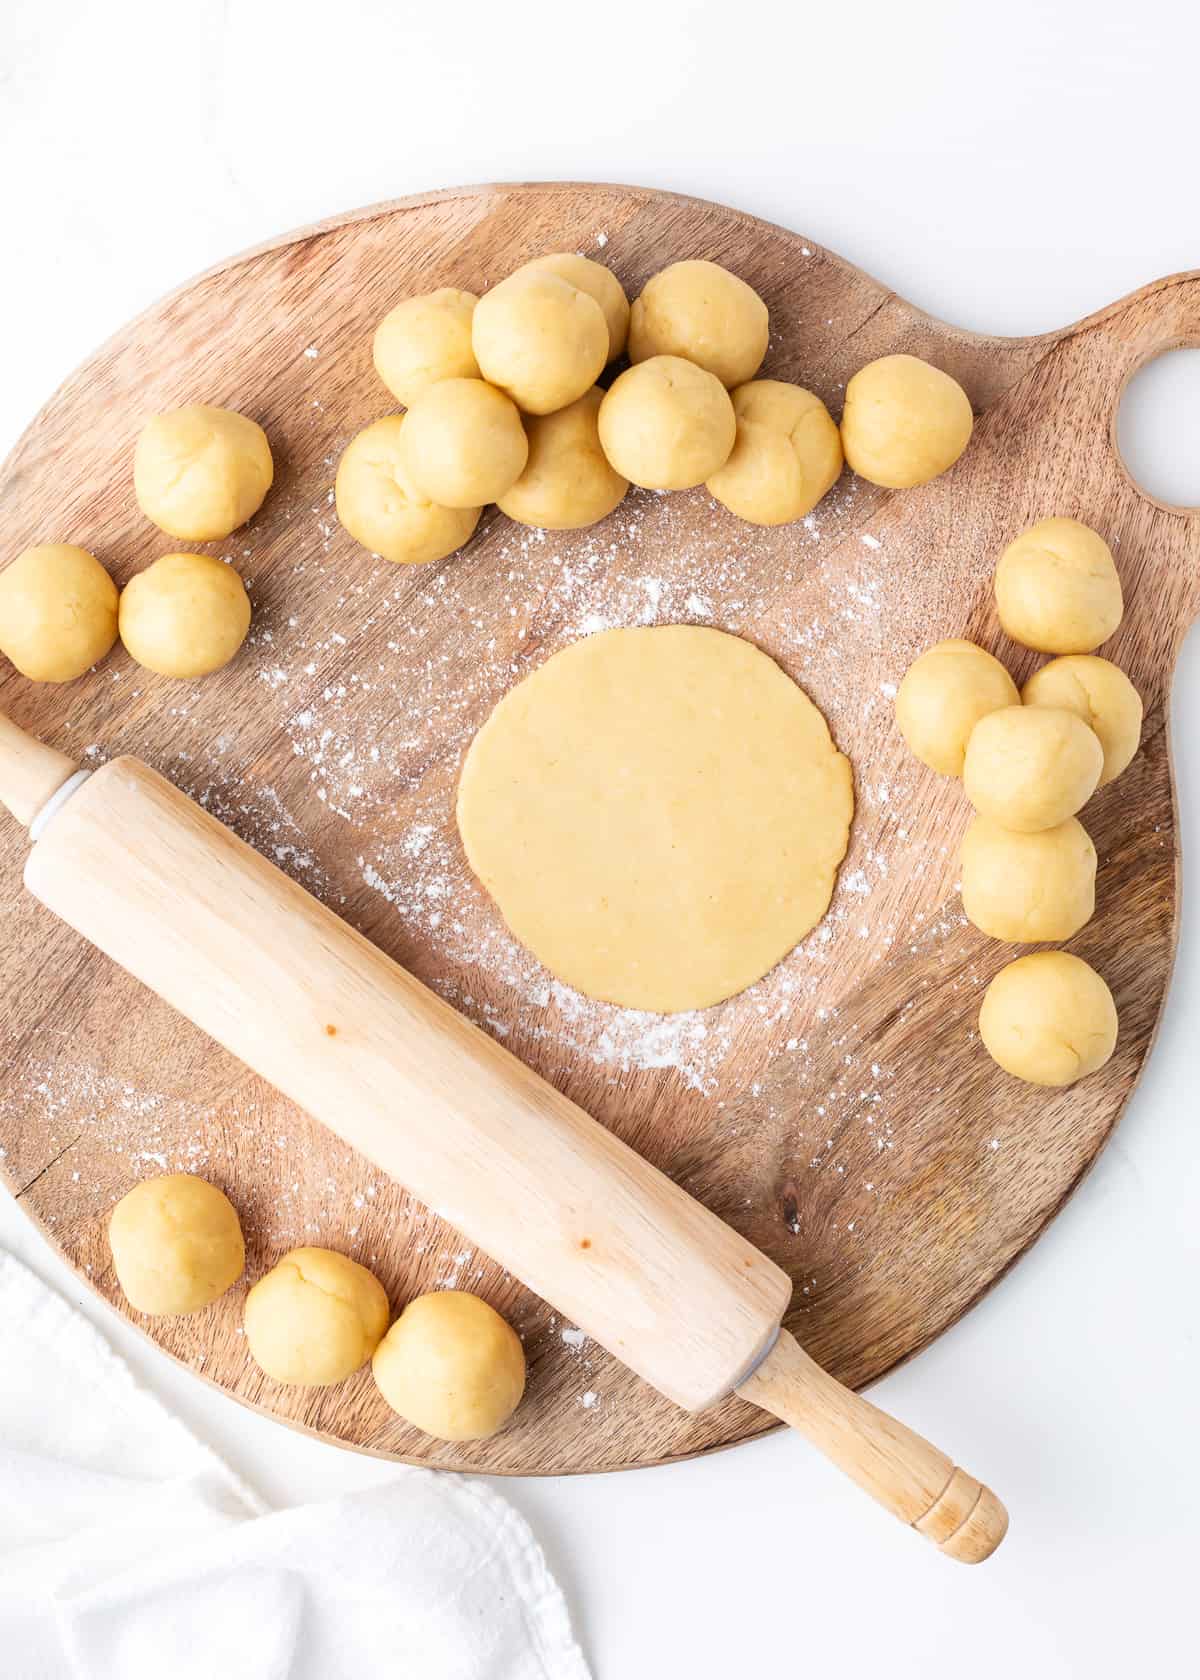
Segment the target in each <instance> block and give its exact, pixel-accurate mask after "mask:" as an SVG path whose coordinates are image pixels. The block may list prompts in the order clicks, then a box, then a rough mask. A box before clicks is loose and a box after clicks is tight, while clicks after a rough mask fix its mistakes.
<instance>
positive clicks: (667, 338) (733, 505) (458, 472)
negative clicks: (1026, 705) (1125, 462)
mask: <svg viewBox="0 0 1200 1680" xmlns="http://www.w3.org/2000/svg"><path fill="white" fill-rule="evenodd" d="M768 337H769V322H768V316H767V306H766V304H765V303H764V302H763V300H762V299H761V298H760V297H759V296H758V294H757V292H755V291H754V290H753V288H752V287H750V286H748V285H747V284H746V282H745V281H744V280H742V279H740V278H739V277H738V276H737V275H736V274H731V273H730V272H729V270H728V269H726V268H722V267H721V265H720V264H719V263H714V262H707V261H701V260H689V261H684V262H675V263H671V264H670V265H669V267H667V268H664V269H663V270H662V271H661V272H660V273H658V274H656V275H654V276H653V277H652V278H651V279H650V280H649V281H648V282H647V283H646V285H645V287H644V288H643V290H642V292H641V295H640V296H639V297H637V298H635V299H634V302H633V304H632V307H631V306H630V304H629V302H628V300H627V299H626V296H625V292H624V290H623V289H622V286H621V284H620V282H619V281H618V280H617V278H616V276H615V275H614V274H613V273H612V271H611V270H610V269H608V268H605V267H604V265H603V264H601V263H598V262H594V261H593V260H592V259H591V258H589V257H584V256H581V255H578V254H576V253H573V252H565V251H564V252H556V253H553V254H551V255H549V256H545V257H538V258H535V259H534V261H532V262H529V263H526V264H525V265H524V266H523V267H522V268H519V269H517V271H516V272H515V273H514V274H510V275H509V276H508V278H507V279H505V280H502V281H500V283H499V284H498V285H496V286H494V287H493V288H492V289H491V290H490V291H488V292H485V293H484V294H483V296H482V297H476V296H475V295H474V294H473V293H471V292H465V291H461V290H458V289H457V288H455V287H450V286H446V287H442V288H441V289H440V290H439V291H436V292H430V293H427V294H426V295H425V296H422V297H415V298H408V299H406V300H405V301H404V302H403V303H400V304H397V305H396V307H395V308H394V309H392V310H391V311H390V312H389V313H388V314H387V315H385V316H384V318H383V320H382V321H381V322H380V323H379V326H378V328H377V329H376V332H375V338H374V345H373V357H374V363H375V369H376V372H377V373H378V374H379V377H380V379H381V380H382V381H383V383H384V384H385V385H386V386H387V388H388V390H389V391H390V392H391V393H392V395H393V396H394V397H395V398H396V399H397V401H398V402H400V403H402V404H403V405H404V409H405V412H404V413H403V414H394V415H389V416H387V417H386V418H385V419H382V420H377V421H375V422H374V423H373V424H371V425H369V426H367V427H365V428H364V430H363V431H361V432H359V433H358V435H357V436H356V437H355V438H353V439H352V440H351V442H350V444H349V446H348V447H347V449H346V451H345V453H344V454H343V456H342V459H341V462H340V464H339V467H338V473H337V484H336V501H337V509H338V517H339V518H340V520H341V522H342V524H343V525H344V526H345V528H346V530H347V531H349V533H350V535H351V536H352V537H354V539H355V540H356V541H357V542H360V543H362V544H363V546H364V547H365V548H368V549H370V550H371V551H372V553H375V554H379V555H381V556H382V557H383V558H384V559H386V560H394V561H398V562H407V563H411V564H421V563H423V562H426V561H430V560H438V559H443V558H445V556H446V555H448V554H451V553H453V552H454V551H455V550H456V549H457V548H460V547H461V546H462V545H463V544H464V543H465V542H466V541H467V539H468V538H469V537H470V536H471V534H472V532H473V531H474V529H475V526H476V524H477V523H478V520H479V517H480V514H481V513H482V511H483V508H484V506H485V505H486V504H487V503H489V502H494V503H495V504H496V506H497V507H499V509H500V511H501V512H502V513H505V514H507V515H508V516H509V517H510V518H511V519H515V520H517V521H518V522H520V523H521V524H526V525H535V526H540V527H541V528H543V529H546V530H573V529H578V528H579V527H581V526H584V525H591V524H594V523H595V522H596V521H597V520H600V519H603V518H605V517H606V516H607V515H608V514H609V513H611V512H612V511H613V509H614V508H615V507H616V506H617V505H618V503H619V502H620V501H621V499H622V498H623V496H624V495H625V492H626V490H627V489H628V487H629V485H630V484H636V485H638V486H640V487H641V488H643V489H647V490H658V491H666V490H687V489H691V488H694V487H695V486H697V485H701V484H703V485H705V486H706V487H707V489H708V491H709V492H710V494H711V495H712V496H713V497H715V499H716V500H717V501H718V502H720V503H721V504H722V505H723V506H724V507H726V508H728V509H729V510H730V512H732V513H735V514H737V515H738V517H739V518H741V519H744V520H746V521H748V522H749V523H751V524H754V525H783V524H788V523H790V522H791V521H792V520H796V519H803V518H804V517H805V516H806V515H807V514H809V513H811V511H812V509H813V508H814V507H815V506H816V505H817V503H818V502H819V501H820V500H821V498H822V497H823V496H824V495H825V494H826V493H827V492H828V491H829V490H830V489H831V488H832V487H833V485H834V484H835V483H836V482H837V479H838V478H839V476H840V475H841V471H842V467H843V464H844V462H845V461H849V463H850V465H851V466H852V467H853V468H854V470H855V471H856V472H859V473H861V474H862V475H863V476H864V477H866V478H869V479H871V480H873V482H875V483H877V484H883V485H891V486H898V485H913V484H922V483H924V482H926V480H928V479H930V478H933V477H934V476H936V474H938V473H940V472H944V471H945V470H946V468H947V467H949V466H951V465H952V464H953V462H954V461H955V460H957V458H958V456H959V455H960V454H961V453H962V451H963V449H964V448H965V447H966V444H967V440H968V439H969V437H970V435H971V424H972V416H971V405H970V402H969V401H968V399H967V396H966V394H965V392H964V391H963V389H962V387H961V386H960V385H958V384H957V383H956V381H955V380H953V379H952V378H951V377H950V375H949V374H947V373H943V372H942V371H941V369H939V368H935V367H931V366H930V365H929V364H928V363H926V362H922V361H920V360H918V359H917V358H916V357H915V356H885V357H883V358H882V359H881V360H880V361H877V362H872V363H871V364H870V365H869V366H868V367H865V368H863V369H862V370H861V371H860V372H859V373H857V374H855V376H854V378H853V379H852V380H851V381H850V384H849V386H848V387H847V390H846V412H845V415H844V417H843V419H842V424H841V428H840V429H839V427H838V425H837V424H836V423H835V421H834V420H833V418H832V417H831V415H830V413H829V411H828V409H827V408H826V407H825V405H824V403H823V402H822V401H821V399H820V398H819V397H817V396H815V395H814V394H813V393H812V392H811V391H806V390H804V389H803V388H802V387H801V386H799V385H792V384H787V383H785V382H784V381H783V380H778V379H758V378H756V377H755V376H756V374H757V373H758V370H759V368H760V366H761V365H762V361H763V357H764V356H765V355H766V351H767V343H768ZM626 352H628V359H629V363H630V365H629V367H628V368H626V369H625V371H624V372H621V373H618V374H617V376H616V377H615V378H614V379H613V380H612V382H611V384H610V385H609V387H608V389H607V390H603V389H601V388H600V386H599V385H598V384H597V383H596V381H597V380H598V379H599V378H600V376H601V374H602V373H603V370H604V369H605V368H606V367H610V366H611V365H612V364H613V363H614V362H615V361H616V360H617V359H618V358H619V357H620V356H622V355H623V354H624V353H626Z"/></svg>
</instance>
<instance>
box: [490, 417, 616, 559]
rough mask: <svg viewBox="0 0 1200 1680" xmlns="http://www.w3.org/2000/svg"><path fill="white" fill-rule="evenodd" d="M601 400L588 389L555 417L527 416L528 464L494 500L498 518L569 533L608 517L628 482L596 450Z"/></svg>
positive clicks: (600, 451)
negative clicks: (499, 512) (497, 509)
mask: <svg viewBox="0 0 1200 1680" xmlns="http://www.w3.org/2000/svg"><path fill="white" fill-rule="evenodd" d="M603 398H604V392H603V391H602V390H600V388H599V386H596V385H593V387H592V389H591V390H590V391H585V392H584V394H583V396H581V397H579V398H578V399H577V400H576V401H575V402H573V403H568V405H567V407H566V408H560V409H559V410H558V412H557V413H556V414H540V415H537V414H531V415H530V416H529V417H528V419H527V420H526V421H525V432H526V435H527V437H528V439H529V460H528V462H527V463H526V466H525V471H524V472H523V473H522V474H521V476H520V478H518V479H517V481H516V483H515V484H514V485H512V486H511V488H510V489H508V490H507V491H506V492H505V494H504V495H503V496H501V497H500V498H499V502H498V505H499V508H500V511H501V513H506V514H507V515H508V517H509V518H510V519H516V520H518V521H519V522H520V523H521V524H522V525H538V526H540V527H541V528H542V529H543V530H546V531H574V530H577V529H578V528H579V527H580V526H583V525H594V524H595V523H596V521H597V520H598V519H604V518H605V517H606V516H607V515H608V514H610V513H611V512H612V510H613V509H614V508H615V507H616V506H617V504H618V502H620V500H621V499H622V497H623V496H624V494H625V492H626V490H628V488H629V483H628V480H626V479H624V478H622V477H621V475H620V473H619V472H617V471H616V470H615V469H614V468H613V467H611V466H610V465H609V462H608V457H607V456H606V455H605V453H604V450H603V449H602V448H601V447H600V428H599V425H598V424H597V421H598V417H599V414H600V404H601V402H602V400H603Z"/></svg>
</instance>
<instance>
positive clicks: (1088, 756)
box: [963, 706, 1104, 834]
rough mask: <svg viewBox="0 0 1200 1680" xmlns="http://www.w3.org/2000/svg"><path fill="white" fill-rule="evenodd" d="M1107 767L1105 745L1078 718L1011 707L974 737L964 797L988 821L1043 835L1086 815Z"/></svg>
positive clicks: (990, 717)
mask: <svg viewBox="0 0 1200 1680" xmlns="http://www.w3.org/2000/svg"><path fill="white" fill-rule="evenodd" d="M1103 768H1104V751H1103V748H1102V747H1101V745H1100V742H1099V741H1098V740H1097V738H1096V736H1095V735H1094V734H1093V733H1092V731H1091V730H1090V729H1089V728H1088V726H1087V724H1086V723H1082V722H1081V721H1080V720H1079V718H1077V717H1076V716H1075V714H1074V712H1065V711H1062V710H1061V709H1055V708H1052V707H1049V706H1045V707H1043V706H1005V707H1004V708H1003V709H1002V710H1001V711H998V712H989V713H988V715H987V717H985V718H981V719H980V721H979V722H978V723H977V724H976V725H975V727H974V729H973V730H972V731H971V738H970V740H969V741H968V742H967V752H966V757H965V759H964V760H963V790H964V792H965V793H966V796H967V798H968V799H969V800H970V801H971V803H972V805H974V807H975V809H976V810H977V811H978V812H980V814H981V815H982V816H985V817H991V819H992V821H993V822H998V823H1000V824H1001V825H1002V826H1003V827H1004V828H1014V829H1017V830H1018V831H1019V832H1020V833H1022V834H1036V833H1038V832H1039V831H1040V830H1041V829H1043V828H1054V827H1056V826H1057V824H1059V823H1062V822H1066V820H1067V818H1068V817H1073V816H1074V815H1075V813H1076V811H1078V810H1081V809H1082V807H1083V806H1084V805H1086V804H1087V802H1088V800H1089V799H1090V798H1091V797H1092V795H1093V793H1095V791H1096V788H1097V785H1098V784H1099V781H1100V772H1101V770H1102V769H1103Z"/></svg>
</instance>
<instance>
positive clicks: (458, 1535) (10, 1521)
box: [0, 1253, 588, 1680]
mask: <svg viewBox="0 0 1200 1680" xmlns="http://www.w3.org/2000/svg"><path fill="white" fill-rule="evenodd" d="M0 1672H2V1673H3V1674H4V1675H5V1676H6V1677H8V1676H11V1680H59V1677H60V1676H62V1677H64V1680H65V1677H70V1680H150V1677H151V1676H155V1677H158V1676H162V1675H164V1674H165V1675H170V1676H171V1680H341V1677H342V1676H346V1677H353V1680H373V1677H374V1676H376V1675H395V1676H397V1677H403V1680H443V1677H444V1680H588V1670H587V1665H586V1664H585V1662H584V1659H583V1655H582V1653H581V1651H580V1649H579V1647H578V1645H577V1644H576V1643H575V1640H574V1638H573V1636H572V1633H571V1628H570V1622H569V1619H568V1616H567V1609H566V1605H565V1603H564V1601H563V1597H562V1593H561V1591H560V1590H559V1588H558V1585H557V1583H556V1582H555V1581H554V1578H553V1577H552V1576H551V1574H550V1572H549V1570H548V1569H547V1567H546V1561H545V1559H544V1557H543V1556H542V1553H541V1549H540V1548H539V1546H538V1544H537V1542H536V1541H535V1539H534V1538H533V1535H532V1534H531V1533H530V1531H529V1528H528V1527H527V1526H526V1524H525V1522H524V1520H523V1518H521V1517H520V1516H519V1515H518V1514H517V1512H516V1511H514V1510H513V1509H512V1508H511V1507H510V1506H508V1505H506V1504H505V1503H504V1501H503V1500H502V1499H499V1498H498V1497H497V1496H496V1495H495V1494H494V1493H492V1492H491V1490H490V1489H489V1488H487V1487H485V1486H484V1485H483V1484H482V1483H480V1482H475V1481H469V1480H466V1479H464V1478H463V1477H460V1476H451V1475H446V1474H439V1473H434V1472H432V1471H425V1470H413V1471H409V1472H407V1473H405V1474H403V1475H401V1476H399V1477H398V1478H397V1479H396V1480H395V1481H393V1482H390V1483H388V1484H386V1485H385V1486H383V1487H379V1488H375V1489H373V1490H371V1491H370V1492H368V1493H363V1494H355V1495H352V1496H350V1497H347V1498H343V1499H334V1500H328V1501H325V1502H322V1503H319V1504H314V1505H301V1506H297V1507H295V1508H293V1509H291V1510H287V1511H275V1512H268V1511H267V1510H266V1508H265V1507H264V1505H263V1503H262V1501H261V1500H259V1499H258V1498H257V1497H256V1495H255V1494H253V1493H252V1492H251V1491H250V1490H249V1489H248V1488H247V1487H245V1486H244V1485H243V1483H242V1482H240V1481H239V1480H238V1478H237V1477H236V1476H235V1475H234V1474H233V1473H232V1471H231V1470H229V1469H228V1467H227V1466H226V1465H225V1464H223V1463H222V1462H221V1460H220V1459H218V1458H217V1456H216V1455H215V1454H214V1453H213V1452H211V1451H210V1450H209V1449H208V1448H207V1447H205V1446H203V1445H202V1444H201V1443H200V1442H199V1441H197V1440H196V1439H195V1437H194V1436H192V1435H191V1434H190V1433H189V1432H188V1430H187V1429H185V1428H184V1426H183V1425H182V1424H181V1423H180V1422H179V1420H178V1419H177V1418H174V1417H172V1416H171V1415H170V1414H169V1413H168V1412H167V1411H166V1410H165V1409H164V1407H163V1406H162V1405H161V1403H160V1402H159V1401H158V1400H157V1399H155V1397H154V1396H153V1395H152V1394H150V1393H148V1392H147V1391H146V1390H145V1389H143V1388H140V1387H139V1386H138V1384H137V1383H136V1381H135V1380H134V1378H133V1376H132V1374H131V1372H130V1371H129V1368H128V1367H127V1366H126V1365H125V1364H124V1363H123V1362H122V1361H121V1359H119V1358H118V1356H117V1355H116V1354H115V1353H114V1352H113V1350H112V1349H111V1348H110V1347H109V1346H108V1344H107V1343H106V1342H105V1341H104V1339H103V1338H102V1337H101V1336H100V1335H99V1334H98V1333H97V1332H96V1331H95V1330H94V1329H93V1328H92V1326H91V1325H90V1324H89V1323H88V1321H87V1320H86V1319H85V1318H83V1317H82V1316H81V1315H80V1314H79V1313H77V1312H76V1311H75V1310H74V1308H72V1307H70V1306H69V1305H68V1304H67V1302H66V1301H64V1300H63V1299H62V1297H61V1296H59V1295H56V1294H55V1293H54V1292H53V1291H52V1290H50V1289H48V1288H47V1287H46V1285H45V1284H43V1283H42V1282H40V1280H39V1279H37V1278H36V1277H34V1275H33V1273H32V1272H29V1271H27V1270H26V1268H25V1267H24V1266H22V1265H20V1263H19V1262H18V1261H16V1260H14V1259H13V1258H12V1256H11V1255H7V1254H4V1253H0Z"/></svg>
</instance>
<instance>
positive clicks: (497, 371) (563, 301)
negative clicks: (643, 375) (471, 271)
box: [471, 268, 609, 414]
mask: <svg viewBox="0 0 1200 1680" xmlns="http://www.w3.org/2000/svg"><path fill="white" fill-rule="evenodd" d="M608 336H609V333H608V321H607V319H606V317H605V314H604V311H603V309H601V307H600V305H599V304H598V303H597V302H596V299H595V298H594V297H592V296H591V295H590V293H588V292H585V291H581V290H580V289H579V287H578V286H573V285H572V284H571V283H570V282H569V281H568V280H564V279H563V277H562V275H561V274H554V273H551V272H549V271H548V270H546V269H544V268H522V269H518V270H517V272H516V273H515V274H510V275H509V277H508V279H507V280H501V282H500V284H499V285H498V286H493V287H492V289H491V291H490V292H485V293H484V294H483V296H482V297H481V298H480V300H479V302H478V303H477V304H476V305H475V318H474V321H473V323H472V328H471V342H472V345H473V347H474V350H475V359H476V361H477V362H478V363H479V371H480V372H481V373H482V375H483V377H484V378H485V379H487V380H490V382H491V383H492V384H493V385H498V386H499V387H500V389H501V390H502V391H506V392H507V393H508V395H509V396H510V397H511V398H512V400H513V402H515V403H516V405H517V407H518V408H519V409H522V410H523V411H524V412H525V413H526V414H553V412H554V410H555V409H556V408H565V407H566V406H567V404H568V403H572V402H574V401H575V399H576V398H577V397H581V396H582V395H583V393H584V392H585V391H587V390H589V389H590V388H591V387H592V386H593V385H594V384H595V383H596V379H597V377H598V376H599V374H600V372H601V370H602V369H603V367H604V364H605V362H607V360H608Z"/></svg>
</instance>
